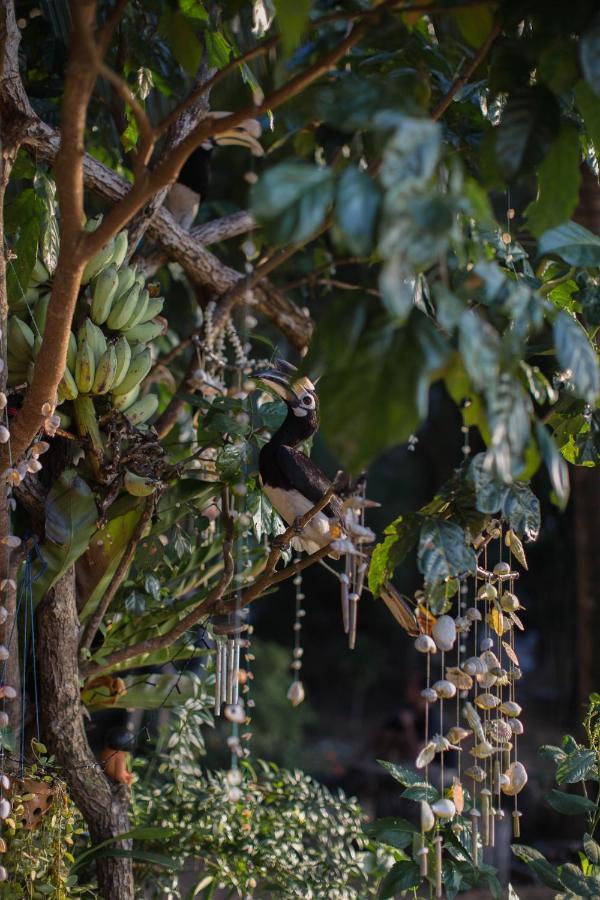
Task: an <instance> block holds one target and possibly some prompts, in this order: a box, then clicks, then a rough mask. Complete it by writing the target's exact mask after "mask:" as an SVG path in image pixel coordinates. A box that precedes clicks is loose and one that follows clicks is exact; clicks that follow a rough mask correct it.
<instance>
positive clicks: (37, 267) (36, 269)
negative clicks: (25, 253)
mask: <svg viewBox="0 0 600 900" xmlns="http://www.w3.org/2000/svg"><path fill="white" fill-rule="evenodd" d="M49 278H50V272H49V271H48V269H47V268H46V266H45V265H44V263H43V262H42V260H41V259H40V258H39V256H38V257H37V258H36V260H35V262H34V264H33V269H32V270H31V275H30V276H29V280H30V284H32V285H36V284H43V283H44V282H45V281H48V279H49Z"/></svg>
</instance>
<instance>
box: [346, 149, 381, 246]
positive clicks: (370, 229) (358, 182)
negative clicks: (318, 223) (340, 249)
mask: <svg viewBox="0 0 600 900" xmlns="http://www.w3.org/2000/svg"><path fill="white" fill-rule="evenodd" d="M380 202H381V198H380V195H379V191H378V190H377V188H376V186H375V182H374V181H373V179H372V178H371V176H370V175H369V174H368V173H367V172H364V171H363V170H362V169H359V168H358V167H357V166H348V168H347V169H344V172H343V174H342V177H341V178H340V180H339V183H338V186H337V191H336V195H335V218H336V222H337V224H338V225H339V227H340V230H341V232H342V235H343V237H344V240H345V242H346V245H347V247H348V249H349V250H350V252H351V253H355V254H356V255H357V256H366V255H368V254H369V253H370V252H371V248H372V246H373V237H374V233H375V221H376V217H377V212H378V210H379V205H380Z"/></svg>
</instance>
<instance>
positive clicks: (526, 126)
mask: <svg viewBox="0 0 600 900" xmlns="http://www.w3.org/2000/svg"><path fill="white" fill-rule="evenodd" d="M559 125H560V114H559V109H558V102H557V100H556V98H555V97H554V95H553V94H552V93H551V92H550V91H549V90H548V89H547V88H546V87H544V86H543V85H535V86H534V87H524V88H521V89H520V90H517V91H514V92H513V93H512V94H511V96H510V97H509V99H508V102H507V104H506V107H505V109H504V112H503V114H502V121H501V123H500V127H499V129H498V136H497V139H496V157H497V159H498V165H499V167H500V170H501V171H502V173H503V174H504V176H505V177H506V178H507V179H510V178H514V176H515V175H517V174H518V173H519V172H521V171H523V170H526V169H528V168H531V167H532V166H534V165H536V164H537V163H538V162H539V161H540V160H541V159H542V158H543V156H544V154H545V153H546V152H547V150H548V149H549V147H550V145H551V144H552V141H553V140H554V139H555V137H556V135H557V133H558V130H559Z"/></svg>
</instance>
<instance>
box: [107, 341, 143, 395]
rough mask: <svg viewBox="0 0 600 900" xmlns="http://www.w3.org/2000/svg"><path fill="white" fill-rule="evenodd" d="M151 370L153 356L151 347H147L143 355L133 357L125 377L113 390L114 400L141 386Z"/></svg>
mask: <svg viewBox="0 0 600 900" xmlns="http://www.w3.org/2000/svg"><path fill="white" fill-rule="evenodd" d="M151 368H152V354H151V352H150V347H145V348H144V350H142V352H141V353H139V354H138V355H137V356H134V357H133V359H132V360H131V362H130V364H129V368H128V369H127V373H126V375H125V377H124V378H123V380H122V381H121V383H120V384H119V385H118V386H117V387H114V388H113V392H112V393H113V398H115V397H120V396H122V395H123V394H128V393H129V392H130V391H132V390H133V389H134V388H135V387H137V386H138V385H139V384H141V382H142V381H143V380H144V378H145V377H146V375H147V374H148V372H149V371H150V369H151Z"/></svg>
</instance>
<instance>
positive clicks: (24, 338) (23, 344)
mask: <svg viewBox="0 0 600 900" xmlns="http://www.w3.org/2000/svg"><path fill="white" fill-rule="evenodd" d="M7 338H8V348H9V352H10V354H11V355H12V356H13V357H14V358H15V359H16V360H21V362H22V365H23V364H27V362H28V360H30V359H31V353H32V350H33V342H34V340H35V335H34V333H33V331H32V330H31V328H30V327H29V325H27V323H26V322H23V321H22V320H21V319H18V318H17V316H11V317H10V319H9V320H8V328H7Z"/></svg>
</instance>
